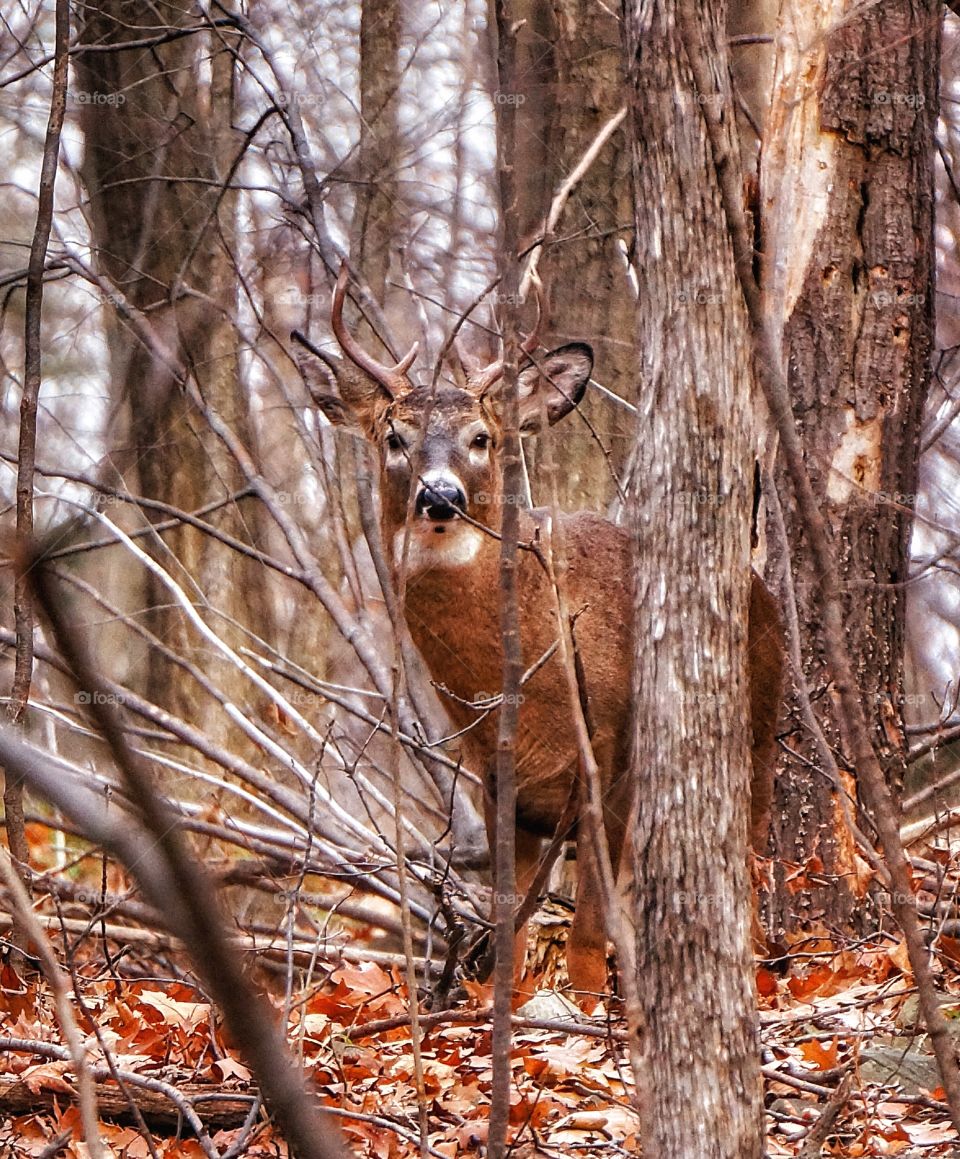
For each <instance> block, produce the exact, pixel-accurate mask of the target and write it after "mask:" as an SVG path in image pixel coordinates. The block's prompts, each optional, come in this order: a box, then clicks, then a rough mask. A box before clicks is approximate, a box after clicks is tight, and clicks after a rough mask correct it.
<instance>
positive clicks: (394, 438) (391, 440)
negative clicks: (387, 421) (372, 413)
mask: <svg viewBox="0 0 960 1159" xmlns="http://www.w3.org/2000/svg"><path fill="white" fill-rule="evenodd" d="M384 441H385V442H386V444H387V450H388V451H402V450H403V439H401V438H400V436H399V435H398V434H397V432H396V431H391V432H390V434H389V435H387V437H386V439H385V440H384Z"/></svg>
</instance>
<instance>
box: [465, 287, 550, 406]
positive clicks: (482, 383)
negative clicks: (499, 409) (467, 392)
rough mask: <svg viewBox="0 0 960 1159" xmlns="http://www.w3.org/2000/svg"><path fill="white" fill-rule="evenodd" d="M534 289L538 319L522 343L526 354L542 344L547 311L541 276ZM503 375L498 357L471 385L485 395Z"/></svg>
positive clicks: (501, 361)
mask: <svg viewBox="0 0 960 1159" xmlns="http://www.w3.org/2000/svg"><path fill="white" fill-rule="evenodd" d="M533 289H534V293H535V294H536V298H537V321H536V324H535V325H534V327H533V329H532V330H531V331H530V333H529V334H528V335H527V336H526V338H524V340H523V341H522V342H521V343H520V350H521V351H522V352H523V353H524V354H528V355H529V354H533V352H534V350H536V348H537V347H538V346H539V345H540V327H541V325H542V323H543V318H544V314H545V313H546V311H545V310H544V308H543V283H542V282H541V281H540V279H539V278H535V279H534V280H533ZM502 375H503V359H502V358H498V359H497V360H496V361H495V362H491V363H490V365H489V366H485V367H484V368H483V370H480V371H478V372H477V374H476V375H475V376H474V377H473V380H472V382H471V386H472V387H473V389H474V390H475V391H476V392H477V393H478V394H480V395H484V394H486V393H487V391H488V390H489V389H490V387H491V386H493V384H494V383H495V382H496V381H497V380H498V379H499V378H501V377H502Z"/></svg>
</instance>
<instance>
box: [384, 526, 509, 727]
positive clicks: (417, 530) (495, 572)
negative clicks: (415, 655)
mask: <svg viewBox="0 0 960 1159" xmlns="http://www.w3.org/2000/svg"><path fill="white" fill-rule="evenodd" d="M403 539H404V533H403V528H400V529H399V530H398V531H397V532H395V533H394V536H393V540H392V543H391V547H392V550H393V563H394V574H395V575H397V574H398V573H399V570H400V561H401V559H402V555H403V550H404V548H403ZM388 542H390V541H389V540H388ZM406 563H407V569H406V574H407V581H406V588H405V603H404V614H405V616H406V619H407V624H408V627H409V629H410V634H411V636H412V637H413V640H414V642H415V643H416V645H417V647H418V648H419V649H420V652H421V654H422V655H423V658H424V660H425V662H426V664H427V667H428V668H429V670H430V674H431V676H432V678H433V679H434V680H435V681H436V682H437V683H438V684H442V685H444V686H446V688H447V689H449V691H450V692H451V693H453V694H454V697H459V698H460V699H462V700H467V701H472V700H475V699H478V698H482V696H481V694H485V695H486V696H492V695H495V694H496V692H497V690H498V689H499V688H500V686H501V684H502V682H503V662H502V653H501V642H500V636H501V629H500V540H499V538H498V537H496V536H494V535H491V534H490V531H488V530H487V529H484V528H480V527H474V526H472V525H470V524H468V523H466V522H465V521H463V520H453V521H451V523H449V524H446V525H445V526H444V528H443V529H442V530H438V529H437V528H435V527H431V526H426V527H421V526H417V527H413V528H411V529H410V532H409V534H408V536H407V546H406ZM447 707H448V708H449V709H450V710H451V713H452V715H453V716H454V717H455V718H458V719H459V718H460V717H462V716H466V717H467V718H468V719H472V718H473V717H475V716H476V713H475V712H473V711H471V710H469V709H466V710H464V709H463V708H462V706H459V711H458V705H457V702H456V700H453V701H452V702H451V703H448V704H447Z"/></svg>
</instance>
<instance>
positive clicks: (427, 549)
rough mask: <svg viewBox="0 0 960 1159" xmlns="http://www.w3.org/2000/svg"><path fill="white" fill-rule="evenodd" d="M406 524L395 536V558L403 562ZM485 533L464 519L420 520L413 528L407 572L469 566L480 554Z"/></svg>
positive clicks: (408, 550) (410, 534)
mask: <svg viewBox="0 0 960 1159" xmlns="http://www.w3.org/2000/svg"><path fill="white" fill-rule="evenodd" d="M404 531H405V529H404V528H402V527H401V528H400V529H399V530H398V531H397V532H396V534H395V535H394V537H393V562H394V566H395V567H399V566H400V560H401V557H402V555H403V540H404ZM483 540H484V533H483V532H482V531H479V530H478V529H477V528H476V527H471V526H470V524H469V523H465V522H464V521H463V520H462V519H451V520H449V521H448V522H446V523H433V522H431V521H430V520H425V519H424V520H419V519H418V520H417V521H416V523H414V524H413V526H412V527H411V528H410V531H409V546H408V547H407V574H408V575H419V574H420V573H421V572H424V571H427V570H428V569H429V568H434V567H467V566H468V565H469V564H471V563H473V561H474V560H475V559H476V558H477V555H478V554H479V552H480V548H481V547H482V545H483Z"/></svg>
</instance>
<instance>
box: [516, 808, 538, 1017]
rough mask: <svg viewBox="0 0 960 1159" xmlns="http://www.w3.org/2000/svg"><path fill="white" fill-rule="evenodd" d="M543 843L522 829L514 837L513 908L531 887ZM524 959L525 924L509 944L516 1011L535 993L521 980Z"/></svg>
mask: <svg viewBox="0 0 960 1159" xmlns="http://www.w3.org/2000/svg"><path fill="white" fill-rule="evenodd" d="M542 845H543V842H542V841H541V840H540V838H539V837H537V836H536V835H535V834H533V833H526V832H524V830H522V829H518V830H517V834H516V846H515V848H516V869H517V907H519V906H521V905H522V904H523V899H524V898H525V897H526V896H527V891H528V890H529V889H530V886H531V885H533V879H534V878H535V877H536V876H537V869H538V868H539V865H540V851H541V847H542ZM526 959H527V923H526V922H524V923H523V925H522V926H521V927H520V928H519V929H518V930H517V934H516V939H515V941H514V943H513V1006H514V1009H516V1008H517V1007H518V1006H522V1005H523V1004H524V1002H526V1001H527V1000H528V999H530V998H532V997H533V996H534V994H535V993H536V990H537V987H536V983H535V982H534V980H533V979H532V978H526V977H524V967H525V966H526Z"/></svg>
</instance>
